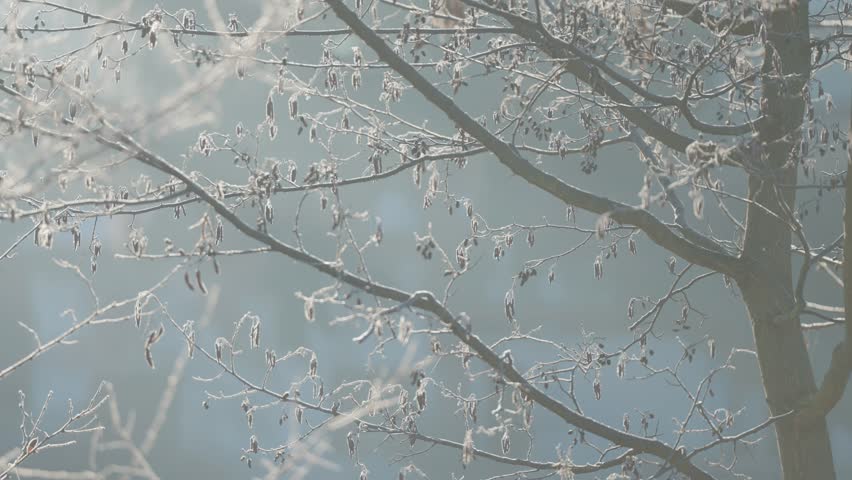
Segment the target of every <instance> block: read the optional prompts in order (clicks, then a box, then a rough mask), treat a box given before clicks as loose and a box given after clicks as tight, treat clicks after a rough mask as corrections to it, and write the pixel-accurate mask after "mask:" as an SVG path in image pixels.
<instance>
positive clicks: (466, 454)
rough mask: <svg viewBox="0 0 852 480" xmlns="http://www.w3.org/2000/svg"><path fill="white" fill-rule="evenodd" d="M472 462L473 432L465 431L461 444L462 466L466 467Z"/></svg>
mask: <svg viewBox="0 0 852 480" xmlns="http://www.w3.org/2000/svg"><path fill="white" fill-rule="evenodd" d="M472 461H473V430H467V431H466V432H465V434H464V443H463V444H462V465H464V466H467V465H469V464H470V462H472Z"/></svg>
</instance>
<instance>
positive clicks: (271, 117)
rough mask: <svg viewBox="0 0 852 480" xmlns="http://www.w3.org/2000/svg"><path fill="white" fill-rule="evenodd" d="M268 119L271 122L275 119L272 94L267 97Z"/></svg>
mask: <svg viewBox="0 0 852 480" xmlns="http://www.w3.org/2000/svg"><path fill="white" fill-rule="evenodd" d="M266 120H267V121H269V122H272V121H274V120H275V105H274V103H273V102H272V95H270V96H268V97H267V98H266Z"/></svg>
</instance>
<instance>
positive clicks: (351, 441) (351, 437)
mask: <svg viewBox="0 0 852 480" xmlns="http://www.w3.org/2000/svg"><path fill="white" fill-rule="evenodd" d="M355 439H356V436H355V432H349V433H348V434H346V445H347V446H348V447H349V458H354V457H355V453H356V449H355Z"/></svg>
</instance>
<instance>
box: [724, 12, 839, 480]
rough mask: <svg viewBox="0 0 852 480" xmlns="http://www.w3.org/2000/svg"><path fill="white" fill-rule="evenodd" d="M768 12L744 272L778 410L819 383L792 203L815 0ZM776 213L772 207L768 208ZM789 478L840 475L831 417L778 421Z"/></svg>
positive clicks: (829, 479) (800, 401) (769, 392)
mask: <svg viewBox="0 0 852 480" xmlns="http://www.w3.org/2000/svg"><path fill="white" fill-rule="evenodd" d="M766 13H767V17H766V19H767V25H766V42H765V45H766V52H765V57H764V63H763V68H762V73H761V82H762V86H763V96H762V101H761V109H762V113H763V114H764V120H763V121H761V122H760V124H759V125H758V140H759V144H760V148H759V149H758V152H759V153H757V154H756V155H755V158H753V159H752V162H753V165H752V167H753V169H752V173H751V174H750V176H749V200H751V202H752V203H750V204H749V205H748V208H747V213H746V232H745V239H744V248H743V257H744V258H746V259H748V260H749V261H750V263H751V264H752V265H754V266H755V269H754V271H752V272H750V274H748V275H747V276H746V277H744V278H741V279H738V284H739V286H740V289H741V290H742V293H743V299H744V300H745V303H746V307H747V310H748V315H749V318H750V320H751V323H752V330H753V332H754V340H755V346H756V350H757V356H758V362H759V364H760V371H761V377H762V380H763V388H764V391H765V393H766V401H767V403H768V404H769V409H770V411H771V413H772V415H783V414H786V413H788V412H790V411H791V410H795V409H798V408H800V407H801V406H803V405H804V404H805V403H806V402H807V401H808V399H809V397H810V396H811V395H813V394H814V392H815V391H816V383H815V381H814V374H813V369H812V367H811V362H810V357H809V355H808V350H807V346H806V344H805V339H804V335H803V333H802V329H801V326H800V322H799V316H798V314H797V313H796V312H797V310H796V298H795V295H794V287H793V276H792V265H791V261H792V258H791V257H792V255H791V251H790V245H791V237H792V225H793V224H792V222H793V221H794V220H793V219H792V217H791V215H792V211H793V209H794V208H795V195H796V192H795V189H792V188H779V187H778V185H779V184H783V185H794V184H795V183H796V176H797V167H798V161H799V159H800V153H799V141H800V139H801V125H802V120H803V115H804V108H805V100H806V99H805V96H804V95H805V94H806V93H803V89H804V88H805V87H806V86H807V82H808V79H809V77H810V46H809V38H810V34H809V30H808V2H807V1H799V2H798V3H796V2H790V3H789V4H787V5H783V4H782V5H780V6H777V7H775V10H773V11H771V12H766ZM770 211H771V212H772V213H769V212H770ZM775 430H776V434H777V441H778V450H779V454H780V457H781V467H782V470H783V472H784V479H785V480H804V479H817V478H818V479H821V480H833V479H835V478H836V474H835V471H834V462H833V459H832V452H831V443H830V439H829V435H828V428H827V425H826V422H825V419H824V418H820V419H818V420H816V421H814V422H810V423H809V424H808V425H807V426H806V427H802V426H800V425H799V423H798V422H796V419H795V416H793V415H791V416H788V417H785V418H783V419H782V420H780V421H779V422H778V423H777V424H776V426H775Z"/></svg>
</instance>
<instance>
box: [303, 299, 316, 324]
mask: <svg viewBox="0 0 852 480" xmlns="http://www.w3.org/2000/svg"><path fill="white" fill-rule="evenodd" d="M305 319H306V320H307V321H309V322H313V321H314V300H313V299H312V298H308V299H306V300H305Z"/></svg>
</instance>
